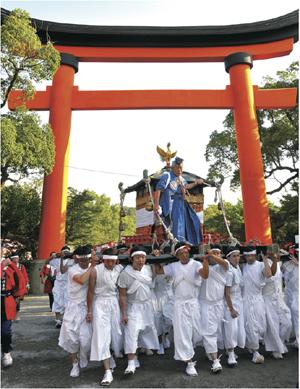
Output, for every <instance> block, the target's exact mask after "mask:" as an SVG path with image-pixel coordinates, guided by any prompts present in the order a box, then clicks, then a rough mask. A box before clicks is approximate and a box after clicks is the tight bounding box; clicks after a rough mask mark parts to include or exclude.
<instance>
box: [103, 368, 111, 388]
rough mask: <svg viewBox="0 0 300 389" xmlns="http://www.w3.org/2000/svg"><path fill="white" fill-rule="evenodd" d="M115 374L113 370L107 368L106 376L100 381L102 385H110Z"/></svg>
mask: <svg viewBox="0 0 300 389" xmlns="http://www.w3.org/2000/svg"><path fill="white" fill-rule="evenodd" d="M113 379H114V378H113V375H112V371H111V370H105V374H104V377H103V379H102V381H101V383H100V385H101V386H109V385H110V384H111V383H112V382H113Z"/></svg>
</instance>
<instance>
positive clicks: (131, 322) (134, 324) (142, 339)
mask: <svg viewBox="0 0 300 389" xmlns="http://www.w3.org/2000/svg"><path fill="white" fill-rule="evenodd" d="M127 318H128V323H127V325H125V326H124V351H125V354H135V353H136V350H137V348H138V347H144V348H148V349H152V350H158V349H159V342H158V336H157V331H156V328H155V321H154V311H153V306H152V302H151V301H150V300H149V301H145V302H142V303H140V302H136V303H132V304H128V303H127Z"/></svg>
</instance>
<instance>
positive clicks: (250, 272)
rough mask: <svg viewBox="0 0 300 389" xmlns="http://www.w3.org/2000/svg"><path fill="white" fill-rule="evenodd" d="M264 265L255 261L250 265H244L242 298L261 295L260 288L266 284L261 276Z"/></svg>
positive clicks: (262, 275) (264, 278)
mask: <svg viewBox="0 0 300 389" xmlns="http://www.w3.org/2000/svg"><path fill="white" fill-rule="evenodd" d="M264 268H265V265H264V263H263V262H258V261H255V262H254V263H253V264H252V265H249V264H248V263H246V264H245V265H244V267H243V281H244V296H245V297H247V296H254V295H261V294H262V288H263V286H264V285H265V283H266V277H265V276H264V274H263V271H264Z"/></svg>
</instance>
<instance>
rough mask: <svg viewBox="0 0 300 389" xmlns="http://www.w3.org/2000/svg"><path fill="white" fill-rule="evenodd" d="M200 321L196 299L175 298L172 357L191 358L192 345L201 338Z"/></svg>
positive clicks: (182, 359)
mask: <svg viewBox="0 0 300 389" xmlns="http://www.w3.org/2000/svg"><path fill="white" fill-rule="evenodd" d="M200 322H201V315H200V308H199V301H198V299H196V298H195V299H191V300H180V299H175V304H174V315H173V329H174V344H175V355H174V359H176V360H179V361H188V360H189V359H192V358H193V356H194V354H195V351H194V347H195V346H197V345H198V344H199V343H200V342H201V339H202V334H201V331H200Z"/></svg>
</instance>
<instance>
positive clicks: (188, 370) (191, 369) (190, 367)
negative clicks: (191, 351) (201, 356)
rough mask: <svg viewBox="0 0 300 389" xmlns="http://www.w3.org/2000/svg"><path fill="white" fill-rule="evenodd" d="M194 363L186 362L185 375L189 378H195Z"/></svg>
mask: <svg viewBox="0 0 300 389" xmlns="http://www.w3.org/2000/svg"><path fill="white" fill-rule="evenodd" d="M195 365H196V362H188V364H187V366H186V369H185V372H186V374H187V375H189V376H191V377H197V375H198V373H197V370H196V369H195Z"/></svg>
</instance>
